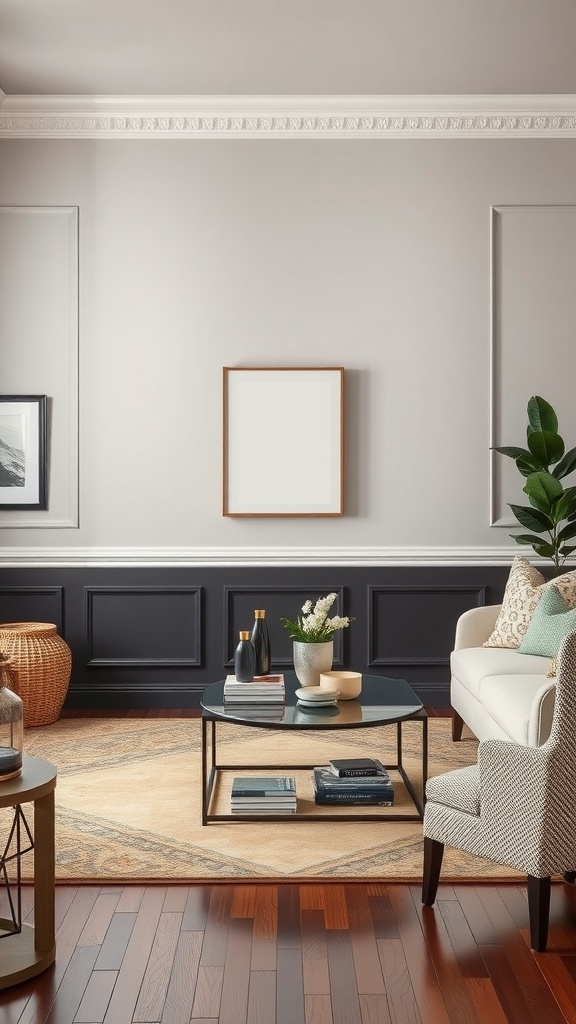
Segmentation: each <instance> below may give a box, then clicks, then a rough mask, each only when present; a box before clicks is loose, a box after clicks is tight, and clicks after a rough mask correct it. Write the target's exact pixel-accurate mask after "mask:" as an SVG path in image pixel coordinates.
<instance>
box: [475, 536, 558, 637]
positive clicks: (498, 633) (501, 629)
mask: <svg viewBox="0 0 576 1024" xmlns="http://www.w3.org/2000/svg"><path fill="white" fill-rule="evenodd" d="M551 586H555V587H556V588H557V589H558V590H559V592H560V594H561V595H562V597H563V598H564V601H565V602H566V606H567V607H568V608H576V570H573V571H572V572H566V573H564V574H563V575H562V576H558V577H557V578H556V579H555V580H550V581H549V582H548V583H547V582H546V580H545V579H544V576H543V575H542V573H541V572H539V571H538V569H536V568H535V567H534V566H533V565H531V563H530V562H529V561H528V560H527V559H526V558H524V557H523V556H522V555H516V557H515V558H514V561H513V562H512V567H511V569H510V575H509V576H508V582H507V584H506V589H505V591H504V597H503V599H502V608H501V609H500V613H499V615H498V618H497V620H496V625H495V626H494V629H493V631H492V634H491V636H490V637H489V638H488V640H486V641H485V643H484V647H516V648H517V647H519V646H520V644H521V643H522V640H523V639H524V637H525V636H526V631H527V629H528V625H529V623H530V619H531V618H532V614H533V612H534V609H535V608H536V606H537V604H538V602H539V600H540V598H541V596H542V593H543V592H544V591H545V590H546V589H548V588H549V587H551ZM555 653H556V651H554V654H555Z"/></svg>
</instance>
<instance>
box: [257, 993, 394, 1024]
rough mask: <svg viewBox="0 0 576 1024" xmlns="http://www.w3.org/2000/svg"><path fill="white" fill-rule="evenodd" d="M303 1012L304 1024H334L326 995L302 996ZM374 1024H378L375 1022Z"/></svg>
mask: <svg viewBox="0 0 576 1024" xmlns="http://www.w3.org/2000/svg"><path fill="white" fill-rule="evenodd" d="M304 1012H305V1014H306V1024H334V1018H333V1017H332V1003H331V1002H330V996H328V995H322V994H321V993H313V994H312V995H307V996H304ZM272 1019H273V1018H272ZM368 1024H372V1022H371V1021H369V1022H368ZM374 1024H378V1022H377V1021H376V1020H375V1021H374ZM383 1024H384V1022H383Z"/></svg>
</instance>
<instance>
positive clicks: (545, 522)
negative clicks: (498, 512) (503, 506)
mask: <svg viewBox="0 0 576 1024" xmlns="http://www.w3.org/2000/svg"><path fill="white" fill-rule="evenodd" d="M509 508H511V509H512V512H513V513H514V515H515V516H516V519H517V520H518V522H519V523H520V526H525V527H526V529H527V530H535V531H536V533H544V532H545V531H546V530H551V529H552V527H553V526H554V523H553V521H552V519H551V518H550V516H547V515H546V513H545V512H539V511H538V510H537V509H535V508H530V506H529V505H510V506H509Z"/></svg>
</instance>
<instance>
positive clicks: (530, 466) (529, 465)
mask: <svg viewBox="0 0 576 1024" xmlns="http://www.w3.org/2000/svg"><path fill="white" fill-rule="evenodd" d="M541 468H542V467H541V466H540V465H539V463H537V462H536V461H535V459H530V461H528V459H524V458H522V457H520V458H517V459H516V469H517V470H518V472H519V473H521V474H522V476H530V473H537V472H538V470H539V469H541Z"/></svg>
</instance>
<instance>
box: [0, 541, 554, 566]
mask: <svg viewBox="0 0 576 1024" xmlns="http://www.w3.org/2000/svg"><path fill="white" fill-rule="evenodd" d="M517 554H518V548H517V547H516V546H514V547H501V548H500V547H461V548H459V547H430V548H425V547H413V548H393V547H388V548H384V547H365V548H362V547H330V548H317V547H306V548H297V547H267V548H263V547H242V548H229V547H202V548H175V547H161V548H157V547H111V548H104V547H91V548H87V547H77V548H76V547H38V548H34V547H4V548H1V549H0V566H2V567H3V568H30V569H31V568H43V567H44V568H51V567H54V568H56V567H57V568H66V567H75V566H77V567H82V566H90V567H104V568H106V567H118V568H121V567H124V566H125V567H138V568H150V567H154V566H157V567H168V568H200V567H203V566H206V567H216V568H217V567H222V566H225V567H226V568H233V567H242V566H258V567H264V568H266V567H268V568H272V567H279V566H298V567H302V566H304V567H307V566H311V567H313V566H334V567H337V568H341V567H343V566H366V567H375V566H384V567H392V566H407V567H408V566H478V565H505V566H508V567H509V566H510V564H511V563H512V560H513V558H514V556H515V555H517ZM530 561H531V562H533V563H535V564H536V563H539V564H542V565H547V564H549V561H548V560H546V559H539V558H537V557H536V556H535V555H534V556H532V554H531V556H530Z"/></svg>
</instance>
